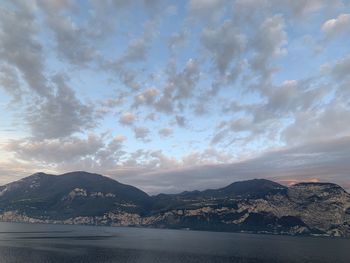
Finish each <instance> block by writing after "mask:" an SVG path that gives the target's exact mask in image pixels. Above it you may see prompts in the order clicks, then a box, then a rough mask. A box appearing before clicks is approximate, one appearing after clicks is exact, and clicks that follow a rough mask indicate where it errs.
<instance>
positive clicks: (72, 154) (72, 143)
mask: <svg viewBox="0 0 350 263" xmlns="http://www.w3.org/2000/svg"><path fill="white" fill-rule="evenodd" d="M103 145H104V143H103V140H102V138H100V137H97V136H96V135H94V134H90V135H89V136H88V137H87V138H86V139H80V138H77V137H70V138H64V139H45V140H35V139H22V140H11V141H10V142H9V143H8V144H7V145H6V149H7V150H8V151H10V152H14V153H15V156H16V157H17V158H19V159H21V160H28V161H29V160H31V161H39V162H42V163H44V164H57V163H62V162H74V161H76V160H77V159H80V158H85V157H87V156H92V155H95V153H96V152H97V151H98V150H99V149H101V148H102V147H103Z"/></svg>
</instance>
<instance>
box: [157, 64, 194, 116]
mask: <svg viewBox="0 0 350 263" xmlns="http://www.w3.org/2000/svg"><path fill="white" fill-rule="evenodd" d="M167 77H168V79H167V82H166V84H165V87H164V89H163V90H162V93H161V95H160V98H159V100H158V101H156V103H155V106H156V109H158V110H160V111H163V112H173V111H174V110H175V109H178V110H180V111H182V110H183V107H184V105H183V104H182V103H183V101H185V100H187V99H189V98H191V96H192V95H193V92H194V90H195V88H196V86H197V83H198V81H199V78H200V67H199V64H198V61H196V60H194V59H188V60H187V62H186V64H185V67H184V68H183V70H182V71H180V72H178V71H177V68H176V64H175V63H174V61H171V62H170V64H169V65H168V68H167Z"/></svg>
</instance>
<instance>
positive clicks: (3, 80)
mask: <svg viewBox="0 0 350 263" xmlns="http://www.w3.org/2000/svg"><path fill="white" fill-rule="evenodd" d="M0 87H2V88H3V89H4V90H5V91H6V92H7V93H8V94H10V95H11V96H12V97H13V102H18V101H20V100H21V98H22V93H23V91H22V89H21V83H20V80H19V76H18V73H17V71H16V69H15V68H13V67H10V66H9V65H3V66H2V67H0Z"/></svg>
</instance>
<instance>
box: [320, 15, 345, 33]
mask: <svg viewBox="0 0 350 263" xmlns="http://www.w3.org/2000/svg"><path fill="white" fill-rule="evenodd" d="M322 30H323V32H324V33H325V34H326V36H327V38H333V37H335V36H338V35H340V34H342V33H345V32H347V31H348V32H350V31H349V30H350V14H340V15H339V16H338V17H337V18H333V19H329V20H327V21H326V22H324V23H323V25H322Z"/></svg>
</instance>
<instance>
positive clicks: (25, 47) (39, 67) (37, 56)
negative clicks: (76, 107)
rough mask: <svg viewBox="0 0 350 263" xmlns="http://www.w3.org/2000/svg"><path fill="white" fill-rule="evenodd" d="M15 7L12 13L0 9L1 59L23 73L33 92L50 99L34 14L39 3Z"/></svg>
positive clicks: (15, 3) (24, 2)
mask: <svg viewBox="0 0 350 263" xmlns="http://www.w3.org/2000/svg"><path fill="white" fill-rule="evenodd" d="M8 4H9V3H8ZM11 4H12V5H11ZM11 4H10V6H11V7H13V8H11V9H10V8H8V9H6V8H5V6H4V7H2V8H0V58H1V59H2V60H3V61H4V62H6V63H8V64H9V65H11V66H13V67H15V68H17V69H18V70H19V71H20V72H21V75H22V77H23V78H24V80H25V81H26V83H27V84H28V87H29V88H30V89H31V90H32V91H34V92H35V93H37V94H39V95H41V96H47V95H48V94H49V93H50V90H49V89H48V87H47V80H46V77H45V75H44V73H43V72H44V62H43V60H44V58H43V55H42V46H41V44H40V43H39V42H38V41H37V40H36V36H37V34H38V31H39V28H38V24H37V21H36V18H35V16H34V14H33V12H34V9H35V3H31V2H30V1H13V2H11Z"/></svg>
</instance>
